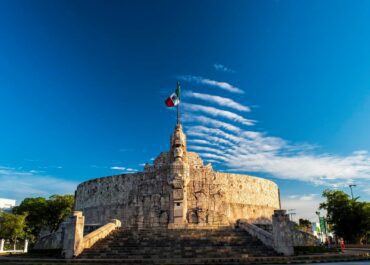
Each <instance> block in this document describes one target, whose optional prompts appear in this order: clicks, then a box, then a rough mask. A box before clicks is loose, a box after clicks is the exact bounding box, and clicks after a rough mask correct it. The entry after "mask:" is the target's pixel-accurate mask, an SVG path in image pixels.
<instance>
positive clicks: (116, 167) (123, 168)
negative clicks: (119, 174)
mask: <svg viewBox="0 0 370 265" xmlns="http://www.w3.org/2000/svg"><path fill="white" fill-rule="evenodd" d="M110 169H113V170H126V168H125V167H119V166H114V167H111V168H110Z"/></svg>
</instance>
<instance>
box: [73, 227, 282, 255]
mask: <svg viewBox="0 0 370 265" xmlns="http://www.w3.org/2000/svg"><path fill="white" fill-rule="evenodd" d="M266 255H267V256H273V255H276V253H275V252H274V251H273V250H272V249H269V248H267V247H266V246H264V245H263V244H262V243H261V242H260V241H259V240H258V239H257V238H254V237H252V236H251V235H250V234H248V233H247V232H245V231H241V230H238V229H234V228H231V227H222V228H219V229H216V228H212V229H209V228H208V229H153V230H150V229H145V230H144V229H143V230H128V229H120V230H117V231H114V232H113V233H112V234H111V235H109V236H108V237H106V238H105V239H103V240H100V241H98V242H97V243H96V244H95V245H94V246H93V247H92V248H90V249H85V250H84V251H83V253H82V254H81V255H80V256H79V258H91V259H106V258H116V259H135V260H140V259H171V258H176V259H186V258H225V257H228V258H241V257H243V256H249V257H258V256H266Z"/></svg>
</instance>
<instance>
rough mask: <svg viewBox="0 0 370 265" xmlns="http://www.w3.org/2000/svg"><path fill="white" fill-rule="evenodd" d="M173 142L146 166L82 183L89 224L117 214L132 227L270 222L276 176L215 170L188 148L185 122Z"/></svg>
mask: <svg viewBox="0 0 370 265" xmlns="http://www.w3.org/2000/svg"><path fill="white" fill-rule="evenodd" d="M170 147H171V148H170V151H169V152H163V153H161V154H160V155H159V156H158V157H157V158H156V159H155V161H154V164H153V165H146V166H145V167H144V171H143V172H139V173H134V174H122V175H115V176H109V177H103V178H97V179H93V180H89V181H86V182H83V183H81V184H80V185H79V186H78V187H77V191H76V205H75V210H78V211H83V214H84V216H85V222H86V224H97V223H98V224H105V223H107V222H108V221H109V220H111V219H118V220H120V221H121V222H122V226H123V227H129V228H148V227H168V226H178V227H183V226H186V225H190V224H191V225H192V226H194V225H200V226H204V225H228V224H234V223H235V222H236V220H237V219H248V220H251V221H253V222H259V223H265V222H271V216H272V214H273V213H274V210H277V209H279V208H280V206H279V190H278V187H277V185H276V184H275V183H274V182H272V181H270V180H267V179H263V178H257V177H252V176H248V175H238V174H228V173H221V172H216V171H213V169H212V166H211V164H208V165H204V164H203V161H202V159H201V158H200V157H199V155H198V154H196V153H193V152H188V151H187V149H186V135H185V134H184V133H183V131H182V127H181V125H177V126H176V128H175V131H174V133H173V134H172V136H171V139H170Z"/></svg>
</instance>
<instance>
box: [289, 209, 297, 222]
mask: <svg viewBox="0 0 370 265" xmlns="http://www.w3.org/2000/svg"><path fill="white" fill-rule="evenodd" d="M294 211H295V209H288V211H287V212H288V214H289V217H290V221H293V215H295V214H296V213H295V212H294Z"/></svg>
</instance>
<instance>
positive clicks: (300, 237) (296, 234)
mask: <svg viewBox="0 0 370 265" xmlns="http://www.w3.org/2000/svg"><path fill="white" fill-rule="evenodd" d="M318 241H319V240H318V238H316V237H315V236H314V235H311V234H309V233H307V232H304V231H300V230H296V229H294V230H293V245H294V246H295V247H296V246H316V245H318Z"/></svg>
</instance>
